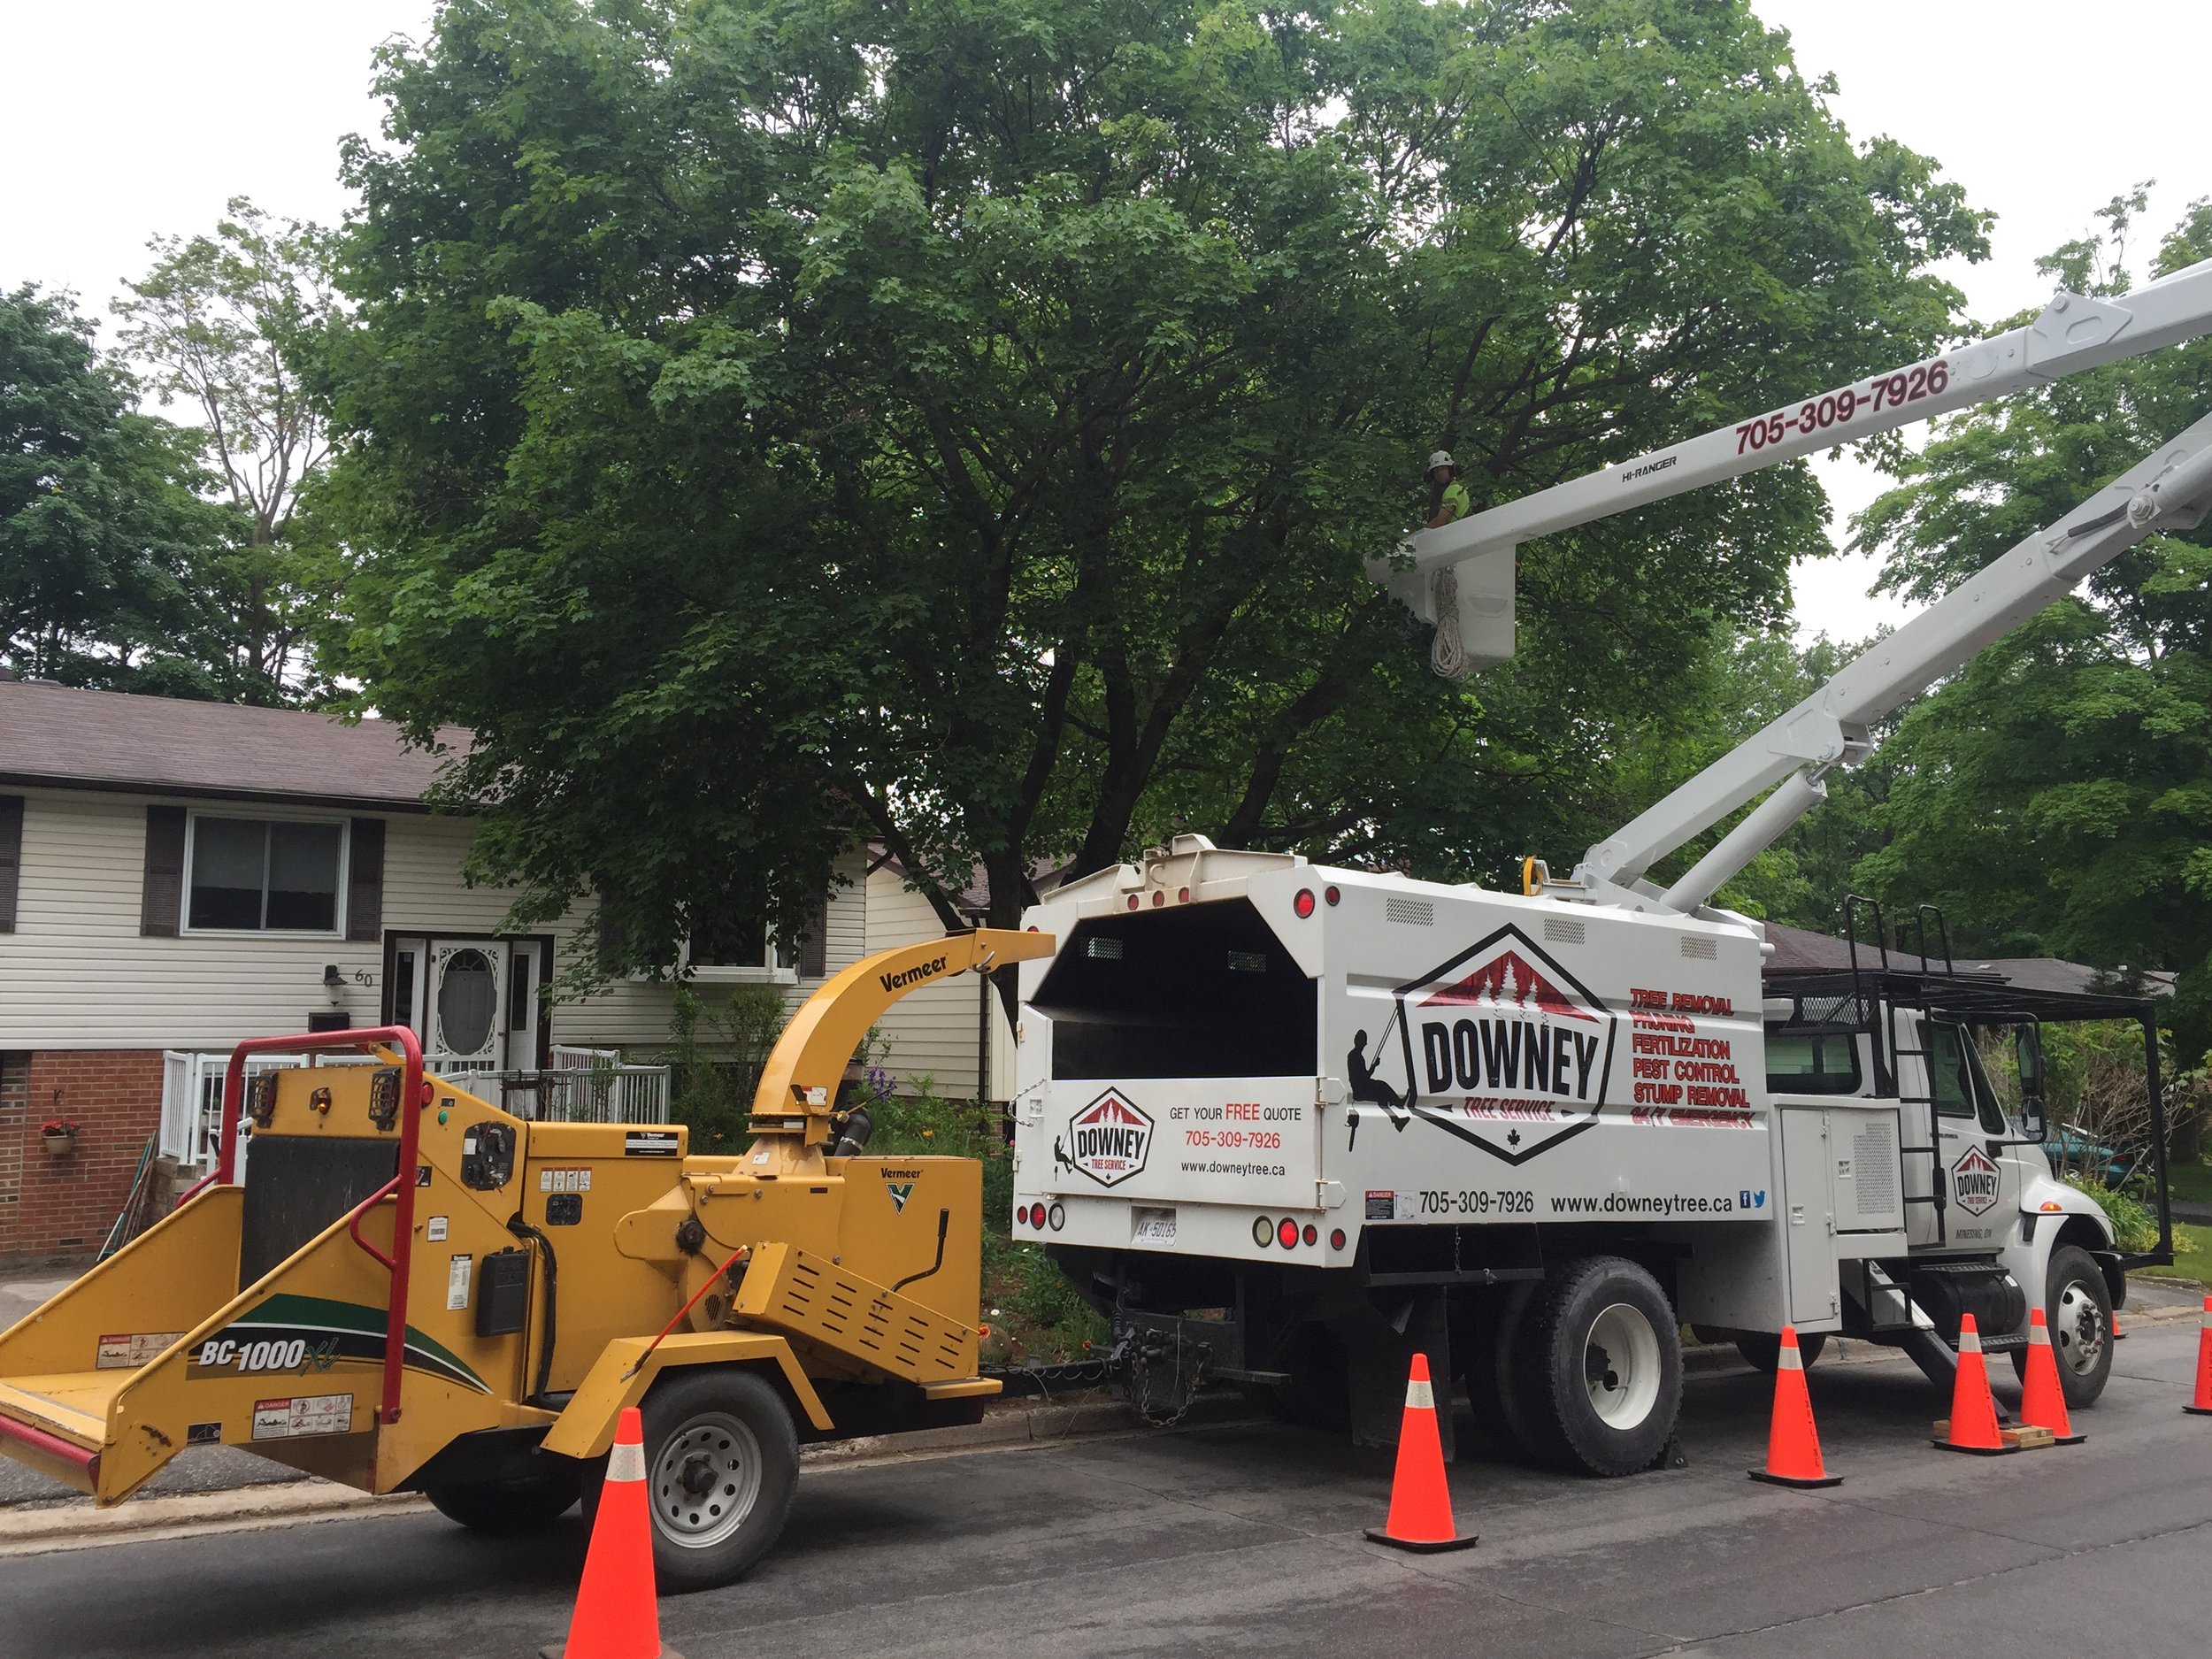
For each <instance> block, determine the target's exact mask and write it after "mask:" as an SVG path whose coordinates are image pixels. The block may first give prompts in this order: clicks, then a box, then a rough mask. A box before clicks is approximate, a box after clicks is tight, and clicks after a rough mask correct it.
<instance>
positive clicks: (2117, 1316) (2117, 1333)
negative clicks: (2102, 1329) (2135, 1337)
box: [2112, 1305, 2133, 1342]
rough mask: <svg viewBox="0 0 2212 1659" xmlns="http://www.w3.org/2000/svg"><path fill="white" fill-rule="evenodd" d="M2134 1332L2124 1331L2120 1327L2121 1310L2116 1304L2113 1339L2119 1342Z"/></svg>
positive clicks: (2113, 1315)
mask: <svg viewBox="0 0 2212 1659" xmlns="http://www.w3.org/2000/svg"><path fill="white" fill-rule="evenodd" d="M2132 1334H2133V1333H2131V1332H2127V1331H2123V1330H2122V1329H2120V1310H2119V1308H2118V1306H2117V1305H2115V1306H2114V1308H2113V1310H2112V1340H2114V1341H2115V1342H2117V1341H2119V1340H2122V1339H2123V1338H2124V1337H2127V1336H2130V1335H2132Z"/></svg>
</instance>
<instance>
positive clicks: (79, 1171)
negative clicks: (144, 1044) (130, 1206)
mask: <svg viewBox="0 0 2212 1659" xmlns="http://www.w3.org/2000/svg"><path fill="white" fill-rule="evenodd" d="M49 1118H68V1119H70V1120H71V1121H72V1122H73V1123H74V1124H75V1125H77V1144H76V1149H75V1150H74V1151H73V1152H70V1153H68V1154H66V1155H65V1156H59V1157H57V1156H53V1155H52V1154H50V1153H49V1152H48V1151H47V1150H46V1149H45V1147H44V1144H43V1142H42V1141H41V1139H40V1136H39V1125H41V1124H42V1123H44V1122H46V1121H47V1120H48V1119H49ZM160 1125H161V1051H160V1050H159V1049H157V1048H90V1049H58V1048H46V1049H37V1050H34V1051H33V1052H31V1053H30V1054H28V1055H23V1054H15V1055H9V1056H0V1261H8V1260H12V1261H18V1262H26V1261H37V1260H41V1259H43V1258H47V1257H54V1256H79V1255H89V1254H90V1253H91V1252H93V1251H95V1250H97V1249H98V1248H100V1243H101V1240H103V1239H104V1238H105V1237H106V1236H107V1231H108V1228H109V1227H110V1226H111V1225H113V1224H114V1221H115V1217H116V1215H117V1213H118V1212H119V1210H121V1209H122V1208H123V1201H124V1199H125V1197H126V1196H127V1195H128V1193H129V1190H130V1184H131V1176H132V1174H133V1172H134V1171H135V1170H136V1169H137V1168H138V1159H139V1155H140V1154H141V1153H142V1151H143V1150H144V1149H145V1146H146V1142H147V1141H148V1140H149V1139H150V1138H151V1137H152V1135H153V1134H154V1133H155V1132H156V1131H157V1129H158V1128H159V1127H160Z"/></svg>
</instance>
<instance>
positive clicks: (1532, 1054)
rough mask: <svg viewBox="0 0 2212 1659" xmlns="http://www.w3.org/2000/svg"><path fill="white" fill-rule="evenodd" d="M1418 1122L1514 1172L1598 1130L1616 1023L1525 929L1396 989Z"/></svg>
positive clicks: (1495, 937) (1493, 938)
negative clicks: (1575, 1137) (1563, 1143)
mask: <svg viewBox="0 0 2212 1659" xmlns="http://www.w3.org/2000/svg"><path fill="white" fill-rule="evenodd" d="M1396 995H1397V1003H1398V1019H1397V1024H1398V1030H1399V1050H1400V1059H1401V1061H1402V1064H1403V1065H1404V1067H1405V1078H1406V1086H1405V1101H1406V1103H1407V1104H1408V1105H1409V1107H1410V1108H1411V1109H1412V1110H1413V1112H1414V1114H1415V1115H1416V1116H1417V1117H1419V1118H1422V1119H1423V1120H1425V1121H1426V1122H1428V1123H1432V1124H1434V1125H1436V1126H1437V1127H1438V1128H1440V1129H1442V1130H1444V1131H1446V1132H1447V1133H1450V1134H1453V1135H1455V1136H1457V1137H1458V1138H1459V1139H1461V1140H1463V1141H1472V1142H1474V1144H1475V1145H1477V1146H1479V1147H1480V1148H1482V1149H1483V1150H1484V1151H1486V1152H1487V1153H1489V1154H1491V1155H1492V1156H1494V1157H1497V1158H1501V1159H1502V1160H1503V1161H1504V1162H1506V1163H1508V1164H1522V1163H1525V1162H1526V1161H1527V1160H1528V1159H1530V1158H1532V1157H1534V1156H1536V1155H1537V1154H1538V1153H1540V1152H1541V1151H1543V1150H1544V1149H1545V1148H1548V1147H1552V1146H1555V1145H1557V1144H1558V1143H1559V1142H1560V1141H1563V1140H1565V1139H1567V1137H1569V1136H1570V1135H1572V1134H1576V1133H1580V1132H1581V1131H1582V1130H1584V1129H1586V1128H1588V1127H1589V1126H1590V1125H1592V1124H1593V1123H1594V1122H1596V1121H1597V1114H1598V1109H1599V1107H1601V1105H1603V1104H1604V1102H1605V1088H1606V1082H1607V1079H1608V1078H1609V1076H1610V1074H1611V1071H1612V1064H1613V1042H1614V1025H1615V1021H1614V1017H1613V1015H1612V1013H1611V1011H1610V1010H1608V1009H1607V1008H1606V1006H1605V1005H1604V1003H1603V1002H1600V1001H1599V1000H1598V998H1597V997H1596V996H1594V995H1592V993H1591V992H1590V990H1589V988H1588V987H1586V986H1585V985H1584V984H1583V983H1582V982H1581V981H1580V980H1578V979H1576V978H1575V977H1574V975H1572V974H1571V973H1570V972H1567V970H1566V969H1565V968H1564V967H1563V966H1561V965H1560V964H1559V963H1558V962H1556V961H1555V960H1554V959H1553V958H1552V957H1551V956H1549V955H1548V954H1547V953H1546V952H1545V951H1544V949H1542V947H1540V945H1538V944H1537V943H1536V942H1535V941H1532V940H1531V939H1530V938H1529V937H1528V935H1527V934H1525V933H1522V932H1521V930H1520V929H1519V928H1517V927H1502V928H1500V929H1499V930H1498V931H1497V932H1496V933H1493V934H1491V935H1490V936H1489V937H1488V938H1487V939H1485V940H1483V941H1481V942H1480V943H1479V944H1477V945H1474V946H1472V947H1471V948H1470V949H1466V950H1463V951H1462V952H1461V953H1460V954H1459V955H1458V956H1454V957H1452V958H1451V959H1450V960H1449V961H1448V962H1445V963H1443V964H1440V966H1438V967H1437V968H1435V969H1433V970H1432V971H1431V972H1428V973H1425V974H1424V975H1422V976H1421V978H1419V979H1416V980H1413V981H1411V982H1410V983H1409V984H1406V985H1402V986H1401V987H1398V990H1397V993H1396Z"/></svg>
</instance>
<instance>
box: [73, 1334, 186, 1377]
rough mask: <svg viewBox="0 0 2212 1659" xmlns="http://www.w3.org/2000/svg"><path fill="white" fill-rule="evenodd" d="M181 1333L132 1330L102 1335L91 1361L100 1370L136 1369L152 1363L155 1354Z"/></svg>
mask: <svg viewBox="0 0 2212 1659" xmlns="http://www.w3.org/2000/svg"><path fill="white" fill-rule="evenodd" d="M183 1335H184V1333H183V1332H181V1331H133V1332H129V1333H125V1334H123V1335H120V1336H104V1337H102V1338H101V1339H100V1346H99V1349H98V1353H97V1357H96V1358H95V1359H94V1360H93V1362H92V1363H93V1364H94V1366H95V1367H96V1369H98V1370H100V1371H136V1370H137V1369H138V1368H139V1367H140V1366H142V1365H150V1364H152V1363H153V1362H154V1359H155V1356H157V1355H158V1354H160V1353H161V1352H162V1350H163V1349H165V1348H167V1347H168V1346H169V1345H170V1344H171V1343H173V1342H174V1341H176V1340H178V1339H179V1338H180V1337H182V1336H183Z"/></svg>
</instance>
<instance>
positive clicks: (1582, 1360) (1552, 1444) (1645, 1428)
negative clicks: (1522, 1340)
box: [1519, 1256, 1682, 1476]
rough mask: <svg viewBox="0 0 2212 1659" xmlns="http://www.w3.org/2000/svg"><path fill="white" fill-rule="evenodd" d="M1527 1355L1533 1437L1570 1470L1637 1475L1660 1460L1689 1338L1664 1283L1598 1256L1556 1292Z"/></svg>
mask: <svg viewBox="0 0 2212 1659" xmlns="http://www.w3.org/2000/svg"><path fill="white" fill-rule="evenodd" d="M1535 1311H1536V1317H1535V1319H1534V1322H1533V1325H1532V1328H1531V1329H1529V1330H1528V1332H1527V1333H1526V1335H1527V1337H1528V1338H1529V1339H1530V1340H1528V1341H1527V1346H1526V1349H1525V1354H1524V1355H1522V1356H1519V1360H1520V1366H1521V1367H1522V1368H1523V1369H1522V1382H1523V1385H1524V1392H1523V1394H1522V1400H1523V1402H1524V1403H1525V1406H1526V1407H1527V1408H1528V1409H1530V1410H1531V1412H1532V1414H1533V1415H1535V1416H1537V1417H1539V1418H1540V1425H1541V1432H1539V1433H1537V1434H1534V1435H1532V1436H1531V1439H1532V1440H1534V1441H1535V1442H1536V1443H1537V1444H1538V1445H1540V1447H1541V1448H1542V1449H1543V1450H1544V1451H1546V1452H1547V1453H1548V1454H1549V1455H1551V1457H1552V1458H1553V1460H1554V1461H1555V1462H1557V1463H1561V1464H1562V1465H1563V1466H1564V1467H1566V1468H1569V1469H1576V1470H1581V1471H1585V1472H1586V1473H1589V1474H1593V1475H1606V1476H1616V1475H1632V1474H1634V1473H1636V1472H1637V1471H1639V1470H1643V1469H1648V1468H1650V1467H1651V1466H1652V1465H1653V1464H1654V1463H1656V1462H1657V1461H1658V1458H1659V1455H1660V1452H1661V1451H1662V1450H1663V1448H1664V1447H1665V1446H1666V1443H1667V1441H1668V1440H1669V1438H1670V1437H1671V1436H1672V1434H1673V1433H1674V1425H1675V1418H1676V1417H1677V1415H1678V1412H1679V1411H1680V1409H1681V1406H1682V1337H1681V1330H1680V1327H1679V1326H1678V1325H1677V1324H1676V1321H1675V1316H1674V1310H1673V1309H1672V1308H1671V1307H1670V1306H1669V1305H1668V1302H1667V1296H1666V1293H1665V1292H1664V1291H1663V1290H1662V1289H1660V1287H1659V1282H1658V1281H1657V1280H1656V1279H1654V1278H1652V1276H1651V1275H1650V1274H1649V1273H1647V1272H1646V1271H1644V1270H1643V1269H1642V1268H1640V1267H1639V1266H1637V1265H1636V1263H1633V1262H1629V1261H1624V1260H1622V1259H1621V1258H1620V1257H1618V1256H1592V1257H1590V1258H1588V1259H1586V1260H1585V1261H1580V1262H1576V1263H1571V1264H1570V1265H1569V1266H1567V1267H1566V1268H1565V1269H1564V1270H1563V1271H1562V1272H1561V1273H1560V1275H1559V1276H1558V1277H1557V1278H1556V1279H1554V1280H1552V1282H1551V1283H1550V1284H1548V1285H1547V1286H1545V1288H1544V1294H1543V1295H1542V1297H1541V1298H1540V1301H1539V1302H1538V1304H1537V1308H1536V1310H1535Z"/></svg>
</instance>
